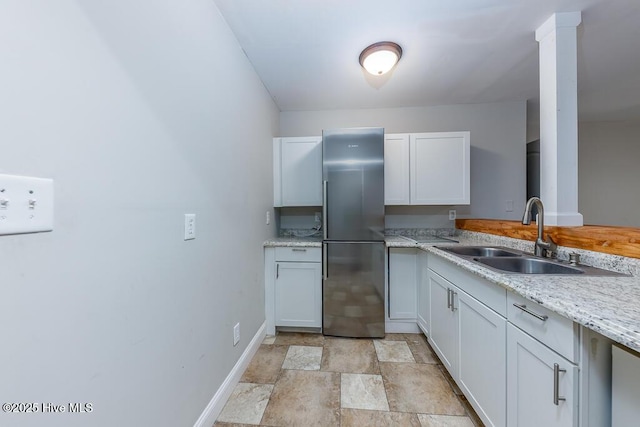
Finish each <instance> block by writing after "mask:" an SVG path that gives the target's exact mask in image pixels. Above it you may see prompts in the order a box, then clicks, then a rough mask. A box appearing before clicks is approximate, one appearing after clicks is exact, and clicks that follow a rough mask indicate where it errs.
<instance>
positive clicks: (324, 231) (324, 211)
mask: <svg viewBox="0 0 640 427" xmlns="http://www.w3.org/2000/svg"><path fill="white" fill-rule="evenodd" d="M328 187H329V181H322V234H323V236H324V239H325V240H327V239H328V237H327V236H328V235H329V233H328V230H327V222H328V221H327V210H328V208H327V190H328Z"/></svg>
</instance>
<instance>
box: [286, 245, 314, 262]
mask: <svg viewBox="0 0 640 427" xmlns="http://www.w3.org/2000/svg"><path fill="white" fill-rule="evenodd" d="M276 261H289V262H292V261H293V262H322V251H321V250H320V248H305V247H287V248H276Z"/></svg>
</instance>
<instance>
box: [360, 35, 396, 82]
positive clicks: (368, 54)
mask: <svg viewBox="0 0 640 427" xmlns="http://www.w3.org/2000/svg"><path fill="white" fill-rule="evenodd" d="M401 57H402V48H401V47H400V46H398V45H397V44H396V43H393V42H379V43H374V44H372V45H371V46H369V47H367V48H366V49H365V50H363V51H362V53H361V54H360V65H362V67H363V68H364V69H365V70H367V72H369V73H370V74H373V75H374V76H379V75H382V74H384V73H387V72H389V70H391V69H392V68H393V67H394V66H395V65H396V64H397V63H398V61H399V60H400V58H401Z"/></svg>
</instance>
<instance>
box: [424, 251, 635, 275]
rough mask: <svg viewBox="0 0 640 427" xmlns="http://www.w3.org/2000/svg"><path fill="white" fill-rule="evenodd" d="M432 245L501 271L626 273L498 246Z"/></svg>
mask: <svg viewBox="0 0 640 427" xmlns="http://www.w3.org/2000/svg"><path fill="white" fill-rule="evenodd" d="M436 248H438V249H440V250H443V251H447V252H449V253H452V254H454V255H457V256H459V257H462V258H465V259H467V260H469V261H472V262H475V263H478V264H481V265H483V266H485V267H488V268H490V269H492V270H495V271H498V272H500V273H505V274H548V275H554V274H556V275H567V274H568V275H572V274H574V275H579V274H584V275H585V276H628V275H627V274H623V273H617V272H614V271H609V270H603V269H601V268H596V267H590V266H586V265H576V266H574V265H569V264H567V263H566V262H562V261H558V260H552V259H548V258H540V257H536V256H534V255H531V254H529V253H526V252H522V251H519V250H517V249H511V248H505V247H501V246H436Z"/></svg>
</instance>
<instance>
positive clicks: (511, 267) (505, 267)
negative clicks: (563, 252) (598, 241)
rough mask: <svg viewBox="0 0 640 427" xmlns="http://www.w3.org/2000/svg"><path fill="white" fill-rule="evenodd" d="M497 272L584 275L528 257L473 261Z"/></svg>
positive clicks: (565, 266)
mask: <svg viewBox="0 0 640 427" xmlns="http://www.w3.org/2000/svg"><path fill="white" fill-rule="evenodd" d="M473 260H474V261H476V262H479V263H480V264H484V265H487V266H489V267H492V268H495V269H497V270H502V271H505V272H510V273H519V274H584V271H583V270H581V269H579V268H574V267H569V266H568V265H562V264H560V263H558V262H556V261H547V260H544V259H538V258H529V257H507V258H505V257H500V258H493V257H479V258H474V259H473Z"/></svg>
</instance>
